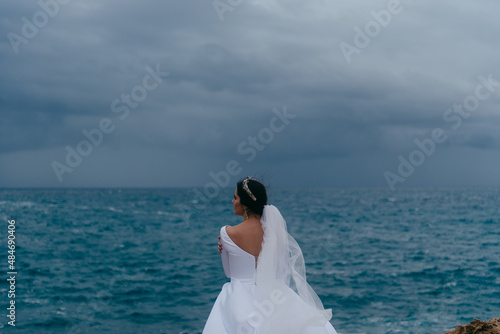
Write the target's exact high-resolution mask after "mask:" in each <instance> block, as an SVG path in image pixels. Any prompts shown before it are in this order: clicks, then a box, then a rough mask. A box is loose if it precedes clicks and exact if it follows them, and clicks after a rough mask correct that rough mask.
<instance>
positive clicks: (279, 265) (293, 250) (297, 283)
mask: <svg viewBox="0 0 500 334" xmlns="http://www.w3.org/2000/svg"><path fill="white" fill-rule="evenodd" d="M261 223H262V229H263V231H264V237H263V241H262V248H261V251H260V254H259V256H258V260H257V269H256V276H255V281H256V286H255V295H256V300H257V302H258V303H260V305H262V307H263V308H265V307H267V309H268V310H270V311H272V312H270V317H267V318H266V319H263V322H262V323H261V326H259V327H260V328H259V333H273V334H281V333H283V334H285V333H286V334H302V333H309V332H311V333H312V332H314V331H310V330H309V329H314V328H315V327H316V328H318V327H322V328H324V327H325V325H326V324H327V323H328V322H329V320H330V319H331V318H332V310H331V309H325V308H324V307H323V303H322V302H321V300H320V299H319V297H318V295H317V294H316V293H315V292H314V290H313V288H312V287H311V286H310V285H309V284H308V283H307V280H306V268H305V262H304V256H303V255H302V251H301V249H300V246H299V245H298V243H297V241H296V240H295V239H294V238H293V237H292V236H291V235H290V234H289V233H288V231H287V225H286V222H285V219H284V218H283V216H282V215H281V213H280V211H279V210H278V209H277V208H276V207H275V206H273V205H266V206H264V212H263V214H262V217H261ZM300 299H302V301H301V300H300ZM294 305H295V307H294Z"/></svg>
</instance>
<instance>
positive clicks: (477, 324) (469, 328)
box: [444, 318, 500, 334]
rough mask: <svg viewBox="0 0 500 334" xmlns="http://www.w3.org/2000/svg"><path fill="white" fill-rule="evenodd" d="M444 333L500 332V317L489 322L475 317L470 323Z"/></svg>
mask: <svg viewBox="0 0 500 334" xmlns="http://www.w3.org/2000/svg"><path fill="white" fill-rule="evenodd" d="M444 334H500V318H495V319H491V320H490V321H488V322H486V321H481V320H479V319H474V321H472V322H471V323H470V324H467V325H465V326H463V325H460V326H458V327H457V328H455V329H454V330H452V331H449V332H446V333H444Z"/></svg>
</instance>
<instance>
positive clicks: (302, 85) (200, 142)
mask: <svg viewBox="0 0 500 334" xmlns="http://www.w3.org/2000/svg"><path fill="white" fill-rule="evenodd" d="M44 3H52V2H51V1H49V0H47V1H45V2H44ZM388 4H389V1H375V2H374V1H359V2H355V3H340V4H339V3H335V2H322V1H313V2H307V3H306V2H301V1H291V2H290V1H280V0H278V1H257V0H248V1H245V2H243V3H242V4H241V5H239V6H237V7H236V8H234V10H233V11H228V12H225V13H224V20H223V21H221V20H220V19H219V16H218V14H217V12H216V11H215V10H214V8H213V6H212V3H211V2H206V1H190V2H180V1H178V2H171V1H169V2H165V1H146V2H132V1H106V2H97V1H76V0H73V1H70V2H69V3H68V4H65V5H62V4H61V5H60V6H59V10H58V13H57V15H55V16H54V17H50V19H49V21H48V23H47V24H46V25H45V26H44V27H42V28H40V29H39V31H38V33H37V34H36V36H34V37H33V38H30V39H28V42H27V43H26V44H24V43H22V44H20V45H18V48H19V50H18V51H19V52H17V53H16V52H15V51H14V49H13V48H12V45H11V42H10V41H9V39H8V38H7V34H8V33H10V32H13V33H16V34H18V35H21V36H22V26H23V22H24V21H23V20H22V18H23V17H26V18H27V19H28V20H32V18H33V15H34V14H35V13H37V12H38V11H40V10H41V7H40V5H39V4H38V2H29V3H27V2H22V3H18V2H6V3H3V4H2V5H0V9H1V13H2V14H1V17H2V18H1V20H0V27H1V32H2V35H3V36H4V38H3V39H2V40H1V41H0V61H1V63H2V77H1V78H0V106H1V109H2V111H1V112H2V116H1V123H0V157H3V158H2V159H3V161H8V160H11V159H12V158H13V157H15V158H16V159H17V160H18V161H22V162H23V164H26V165H31V166H32V168H31V169H29V168H27V169H26V171H21V170H20V171H16V170H15V169H10V168H8V167H5V164H4V166H3V167H2V168H0V185H10V186H12V185H15V184H19V185H24V186H26V185H30V184H33V185H52V186H58V185H59V183H58V181H57V178H56V177H55V176H54V172H53V170H52V168H51V162H52V161H60V162H64V159H65V154H66V151H65V147H66V146H67V145H70V146H72V147H75V146H76V145H77V143H78V142H79V141H81V140H83V139H85V137H84V136H83V134H82V130H84V129H86V130H91V129H94V128H97V127H98V126H99V122H100V120H102V119H103V118H110V119H111V120H112V121H113V124H114V125H115V126H116V127H115V130H114V131H113V132H112V133H110V134H108V135H106V136H105V137H104V139H103V143H102V145H100V146H99V147H95V148H94V151H93V152H92V154H91V155H89V156H88V157H86V158H85V161H84V162H83V163H82V165H81V166H79V167H78V168H77V169H75V171H74V172H73V173H71V174H66V175H67V176H68V181H67V182H68V183H65V184H68V185H81V184H87V183H88V182H87V181H88V180H89V179H91V178H96V179H95V180H96V181H95V183H96V184H99V182H101V181H102V184H103V185H121V184H126V185H131V184H132V183H128V181H127V182H121V181H120V179H116V177H115V175H114V174H113V173H114V172H113V171H114V170H116V168H117V166H120V168H121V169H122V170H123V174H124V178H127V180H128V179H136V180H138V181H137V184H136V185H141V184H148V185H151V184H155V183H157V182H156V181H157V180H161V181H160V185H183V184H186V185H191V184H196V183H198V184H199V183H203V182H206V175H207V173H208V172H209V171H210V170H212V169H217V168H220V166H224V165H225V162H226V161H228V160H230V159H239V160H241V161H245V156H243V155H241V154H240V153H238V145H240V144H241V143H242V142H243V141H245V140H248V136H257V135H258V133H259V131H260V130H261V129H263V128H265V127H266V126H268V125H269V121H270V119H271V118H272V117H273V113H272V109H273V108H278V109H280V110H282V109H283V107H284V106H286V107H287V110H288V111H289V112H290V113H293V114H294V115H296V116H297V117H296V118H295V119H293V121H291V123H290V124H289V125H287V126H286V128H285V129H284V130H283V131H282V132H280V133H276V135H275V138H274V139H273V141H272V142H271V143H270V144H269V145H266V148H265V149H264V150H262V151H259V155H258V158H257V159H255V161H253V162H252V163H250V164H248V169H249V170H251V169H252V168H253V169H257V170H264V169H268V170H276V171H277V170H283V169H285V170H287V168H286V166H287V165H290V164H295V165H296V166H299V165H301V166H302V165H304V166H307V168H308V169H312V171H311V173H312V174H318V176H317V177H318V179H317V180H320V179H321V178H322V177H324V176H326V175H327V174H328V173H329V172H330V170H331V169H332V168H333V166H335V170H336V171H335V172H336V174H337V175H338V176H339V178H344V179H347V180H351V181H352V184H354V185H363V184H370V185H384V178H383V176H382V174H383V172H384V171H385V170H394V169H395V168H396V167H397V157H398V155H400V154H402V155H405V154H408V153H409V152H411V150H413V149H414V143H413V141H414V139H415V138H425V137H426V136H428V135H429V134H430V133H431V131H432V130H433V129H434V128H436V127H442V128H445V129H447V131H449V132H448V133H449V140H448V141H447V142H446V143H445V144H443V145H442V146H441V147H439V150H438V151H437V152H436V157H437V156H438V155H439V154H442V155H441V157H444V156H446V157H447V159H446V160H445V161H443V160H442V159H444V158H436V157H435V158H434V160H431V159H429V160H428V162H426V164H428V165H427V167H426V168H427V169H429V170H431V171H434V172H435V173H436V174H439V173H441V169H440V168H443V170H444V169H445V168H447V166H453V165H454V164H455V163H456V162H457V161H458V159H464V156H461V155H460V153H457V154H455V155H453V156H452V157H451V156H450V155H448V154H447V153H446V152H448V151H446V150H451V148H456V149H458V150H460V149H461V148H464V149H467V150H469V149H476V150H488V151H490V152H491V154H494V155H498V142H499V138H498V131H496V130H497V127H496V126H495V125H493V126H492V125H491V124H496V125H498V122H497V116H496V114H497V112H498V105H499V98H498V97H499V94H498V92H494V93H492V94H491V96H490V97H489V98H488V99H486V100H485V101H481V105H480V107H479V108H478V109H477V110H475V111H474V112H473V113H472V115H471V116H470V118H468V119H464V120H463V124H462V125H461V126H460V128H459V129H457V130H450V129H449V125H450V124H448V123H446V122H445V121H444V120H443V114H444V113H445V111H446V110H447V109H448V108H451V107H453V105H454V104H456V103H462V102H463V101H464V99H465V98H466V97H467V96H470V95H473V94H474V90H475V88H476V86H477V85H478V83H479V81H478V76H483V77H487V76H488V75H490V74H491V75H492V77H493V78H494V79H496V80H497V81H498V80H500V73H499V72H498V70H497V68H498V67H497V66H496V63H497V60H496V59H497V55H498V43H496V38H497V37H496V36H498V31H499V28H500V27H499V23H498V21H497V19H496V16H495V14H494V13H496V12H498V10H499V9H500V8H499V7H500V5H499V4H498V3H496V2H492V1H483V2H477V3H470V2H464V1H458V2H457V1H444V2H440V3H433V4H432V5H431V4H430V3H422V2H417V1H403V0H402V1H401V2H400V8H401V11H400V13H399V14H397V15H393V16H392V17H391V21H390V23H389V24H388V25H387V26H385V27H381V28H380V33H379V34H378V35H377V36H374V37H372V38H371V41H370V44H369V45H368V46H366V47H364V48H361V49H360V52H359V53H355V54H352V59H351V60H352V61H351V63H348V62H347V61H346V58H345V57H344V54H343V53H342V50H341V48H340V47H339V46H340V44H341V43H342V42H344V43H349V44H351V45H355V37H356V31H355V30H354V28H355V27H358V28H360V29H361V30H362V31H363V29H364V28H365V25H366V24H367V23H369V22H371V21H373V20H375V19H374V16H373V14H372V11H374V12H377V13H380V11H383V10H386V9H387V8H388ZM147 66H149V67H151V68H155V66H159V67H160V68H161V71H164V72H169V74H168V76H165V77H164V78H163V82H162V83H161V84H160V85H159V86H158V87H157V88H155V89H154V90H151V91H148V96H147V98H146V99H145V100H144V101H141V102H140V103H138V106H137V107H136V108H135V109H132V108H130V109H131V110H130V115H129V117H127V118H126V119H124V120H120V119H119V114H118V113H114V112H113V111H112V109H111V104H112V102H113V101H114V100H115V99H120V98H121V96H122V94H130V93H131V90H132V89H133V87H135V86H137V85H140V84H141V82H142V80H143V78H144V76H145V75H147V70H146V67H147ZM499 88H500V87H499ZM122 105H123V104H122ZM104 152H105V153H104ZM137 152H141V153H140V154H139V153H137ZM450 152H452V151H450ZM453 152H454V151H453ZM467 152H469V151H467ZM478 152H479V151H478ZM445 153H446V154H445ZM450 157H451V158H450ZM139 158H140V159H142V160H143V161H145V164H148V165H151V166H154V167H151V168H153V170H152V171H150V172H147V173H146V172H145V170H146V169H143V168H145V167H141V166H140V165H137V164H136V163H135V161H137V160H138V159H139ZM465 159H466V158H465ZM438 160H439V163H440V166H443V167H439V166H437V165H435V164H434V163H433V162H432V161H438ZM466 160H469V161H466V162H465V163H467V164H470V165H471V168H474V166H473V162H471V161H470V159H466ZM429 166H433V167H432V168H430V167H429ZM29 170H31V171H29ZM35 170H36V172H35ZM97 170H99V171H100V173H97V172H95V171H97ZM28 171H29V172H28ZM193 173H196V174H198V175H197V176H196V177H192V176H191V175H192V174H193ZM292 173H293V172H292V171H290V172H289V174H287V173H285V174H283V178H287V177H291V176H292V175H293V174H292ZM96 174H99V175H100V176H96ZM165 174H168V175H170V176H169V177H165ZM360 175H364V176H360ZM148 177H149V178H148ZM337 179H338V178H337ZM110 180H112V181H110ZM317 180H316V181H315V180H314V179H311V180H310V182H312V183H315V182H316V183H319V184H323V183H324V182H323V181H317ZM412 180H414V181H412ZM412 180H409V182H408V183H411V182H415V183H418V182H421V183H422V184H425V177H421V176H419V174H418V173H415V176H414V177H412ZM65 182H66V181H65ZM72 182H73V183H72ZM478 182H479V181H478ZM499 182H500V180H499ZM346 183H349V182H346ZM331 184H335V181H332V183H331ZM132 185H133V184H132Z"/></svg>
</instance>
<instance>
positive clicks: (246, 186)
mask: <svg viewBox="0 0 500 334" xmlns="http://www.w3.org/2000/svg"><path fill="white" fill-rule="evenodd" d="M248 180H253V179H252V178H251V177H250V176H249V177H247V178H246V179H244V180H243V189H245V192H246V193H247V194H248V196H250V198H251V199H253V201H254V202H255V201H256V200H257V198H255V196H254V195H253V194H252V192H251V191H250V188H248V184H247V183H248Z"/></svg>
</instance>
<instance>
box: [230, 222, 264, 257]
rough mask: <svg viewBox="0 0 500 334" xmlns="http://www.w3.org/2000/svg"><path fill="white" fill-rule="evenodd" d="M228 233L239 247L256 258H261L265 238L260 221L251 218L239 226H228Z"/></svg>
mask: <svg viewBox="0 0 500 334" xmlns="http://www.w3.org/2000/svg"><path fill="white" fill-rule="evenodd" d="M226 232H227V234H228V236H229V237H230V238H231V240H233V242H234V243H235V244H236V245H237V246H238V247H240V248H241V249H243V250H244V251H245V252H247V253H250V254H252V255H253V256H255V257H258V256H259V253H260V250H261V248H262V240H263V237H264V231H263V230H262V225H261V223H260V220H257V219H256V218H251V219H248V220H245V221H244V222H242V223H241V224H239V225H236V226H227V227H226Z"/></svg>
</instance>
